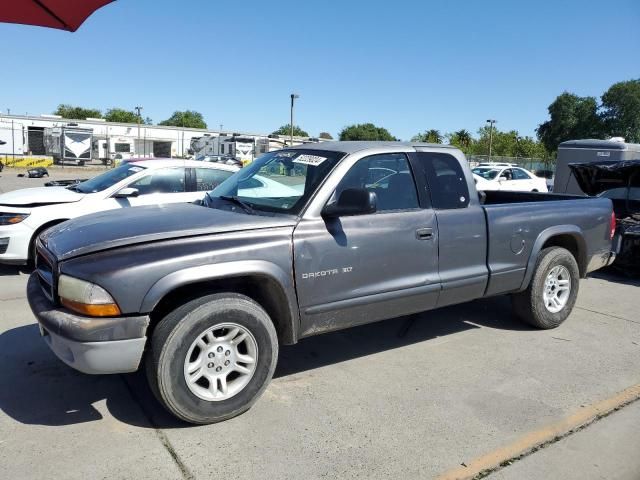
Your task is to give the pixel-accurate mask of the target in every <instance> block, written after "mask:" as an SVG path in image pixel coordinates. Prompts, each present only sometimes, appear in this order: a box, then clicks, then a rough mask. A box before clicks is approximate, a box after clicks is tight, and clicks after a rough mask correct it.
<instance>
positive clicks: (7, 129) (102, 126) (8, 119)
mask: <svg viewBox="0 0 640 480" xmlns="http://www.w3.org/2000/svg"><path fill="white" fill-rule="evenodd" d="M61 127H67V128H68V127H75V128H77V129H87V130H90V131H91V132H92V142H91V143H92V146H91V159H92V160H93V161H100V160H101V161H103V162H104V161H105V160H107V159H114V158H128V157H187V156H190V155H192V154H193V153H194V152H192V151H191V144H192V140H193V139H196V138H198V137H205V136H207V137H221V138H220V140H221V141H222V137H224V138H225V140H224V141H227V142H230V143H233V142H234V140H233V139H234V138H236V137H238V138H240V137H241V138H242V140H243V141H244V142H246V139H253V143H254V146H258V148H254V150H253V152H252V153H251V159H253V157H255V156H258V155H260V154H261V153H264V151H265V147H264V146H265V144H266V145H267V147H266V148H267V149H268V150H273V149H275V148H282V146H284V145H285V144H288V143H289V139H288V137H278V138H271V139H268V136H267V135H266V134H259V133H246V132H243V133H236V132H229V131H218V130H205V129H199V128H182V127H165V126H160V125H138V124H136V123H113V122H106V121H105V120H103V119H93V118H88V119H86V120H70V119H66V118H62V117H60V116H58V115H40V116H32V115H4V114H0V155H47V154H48V151H47V148H46V147H45V145H46V141H45V135H49V134H50V132H51V130H50V129H60V128H61ZM309 141H313V140H312V139H308V138H298V137H294V144H301V143H305V142H309ZM3 142H4V143H3ZM222 153H227V152H222ZM228 153H230V154H235V153H236V151H235V145H234V148H233V149H232V150H228ZM245 157H246V155H245Z"/></svg>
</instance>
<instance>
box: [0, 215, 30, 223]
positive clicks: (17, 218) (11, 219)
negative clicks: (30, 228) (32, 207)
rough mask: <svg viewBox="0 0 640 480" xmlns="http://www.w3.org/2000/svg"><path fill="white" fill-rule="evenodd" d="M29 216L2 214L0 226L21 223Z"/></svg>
mask: <svg viewBox="0 0 640 480" xmlns="http://www.w3.org/2000/svg"><path fill="white" fill-rule="evenodd" d="M28 216H29V214H28V213H0V225H13V224H14V223H20V222H21V221H23V220H24V219H25V218H27V217H28Z"/></svg>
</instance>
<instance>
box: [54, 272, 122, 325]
mask: <svg viewBox="0 0 640 480" xmlns="http://www.w3.org/2000/svg"><path fill="white" fill-rule="evenodd" d="M58 295H59V296H60V303H62V305H64V306H65V307H67V308H68V309H69V310H73V311H74V312H78V313H82V314H84V315H89V316H91V317H114V316H116V315H120V308H119V307H118V305H117V304H116V302H115V300H114V299H113V297H112V296H111V295H109V293H107V291H106V290H105V289H104V288H102V287H99V286H98V285H95V284H93V283H90V282H85V281H84V280H80V279H78V278H74V277H69V276H68V275H60V279H59V280H58Z"/></svg>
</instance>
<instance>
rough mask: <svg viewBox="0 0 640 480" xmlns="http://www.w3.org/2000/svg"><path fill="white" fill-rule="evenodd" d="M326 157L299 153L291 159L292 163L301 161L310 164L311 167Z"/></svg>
mask: <svg viewBox="0 0 640 480" xmlns="http://www.w3.org/2000/svg"><path fill="white" fill-rule="evenodd" d="M326 159H327V157H320V156H318V155H300V156H299V157H297V158H295V159H294V160H293V163H301V164H303V165H311V166H312V167H317V166H318V165H320V164H321V163H322V162H324V161H325V160H326Z"/></svg>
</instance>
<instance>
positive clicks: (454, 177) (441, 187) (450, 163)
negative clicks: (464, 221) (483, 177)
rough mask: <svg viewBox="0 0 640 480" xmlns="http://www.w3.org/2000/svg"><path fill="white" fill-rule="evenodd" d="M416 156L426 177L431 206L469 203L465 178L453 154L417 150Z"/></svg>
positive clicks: (452, 207)
mask: <svg viewBox="0 0 640 480" xmlns="http://www.w3.org/2000/svg"><path fill="white" fill-rule="evenodd" d="M417 158H418V160H419V165H420V167H421V168H422V173H423V174H424V175H425V176H426V179H427V184H428V187H429V194H430V195H431V205H432V206H433V208H435V209H440V210H445V209H455V208H466V207H467V206H468V205H469V188H468V187H467V178H466V177H465V175H464V172H463V171H462V167H460V163H459V162H458V160H457V159H456V158H455V157H454V156H453V155H449V154H448V153H432V152H418V153H417Z"/></svg>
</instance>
